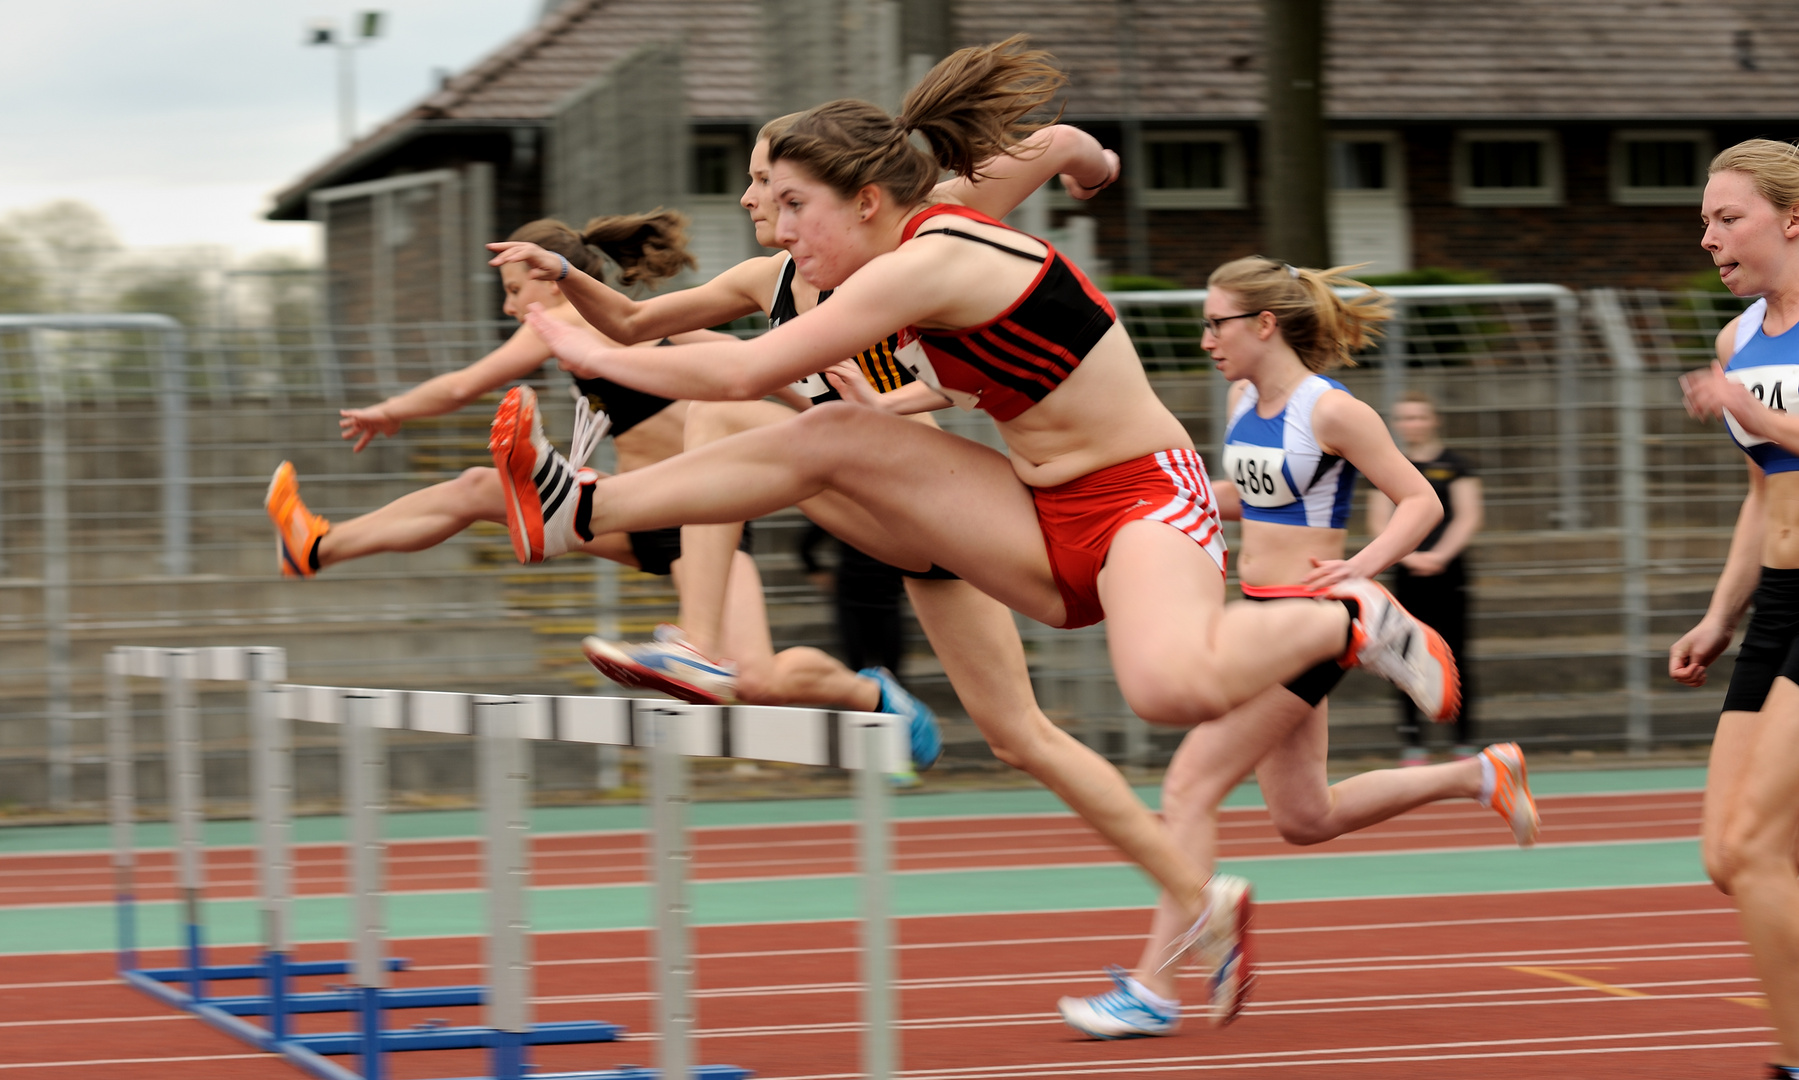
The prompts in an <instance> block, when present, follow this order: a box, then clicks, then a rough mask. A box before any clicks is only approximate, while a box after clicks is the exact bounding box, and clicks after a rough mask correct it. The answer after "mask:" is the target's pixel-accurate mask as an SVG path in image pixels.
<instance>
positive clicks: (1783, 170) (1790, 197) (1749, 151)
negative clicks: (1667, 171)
mask: <svg viewBox="0 0 1799 1080" xmlns="http://www.w3.org/2000/svg"><path fill="white" fill-rule="evenodd" d="M1721 172H1740V173H1742V174H1744V175H1745V176H1747V177H1749V179H1750V180H1751V181H1752V182H1754V184H1755V190H1756V191H1757V192H1758V193H1760V195H1761V197H1762V198H1764V199H1766V200H1768V201H1769V202H1770V203H1773V204H1774V209H1776V210H1779V211H1781V212H1783V213H1784V212H1786V211H1789V210H1791V209H1793V207H1795V206H1799V147H1796V146H1794V145H1793V144H1792V143H1784V142H1775V141H1774V140H1773V139H1749V140H1747V141H1744V142H1740V143H1737V144H1736V145H1735V146H1732V147H1728V148H1726V149H1724V150H1721V151H1719V152H1718V156H1717V157H1715V158H1712V165H1711V168H1710V169H1709V170H1708V171H1707V172H1706V175H1707V176H1716V175H1718V174H1719V173H1721Z"/></svg>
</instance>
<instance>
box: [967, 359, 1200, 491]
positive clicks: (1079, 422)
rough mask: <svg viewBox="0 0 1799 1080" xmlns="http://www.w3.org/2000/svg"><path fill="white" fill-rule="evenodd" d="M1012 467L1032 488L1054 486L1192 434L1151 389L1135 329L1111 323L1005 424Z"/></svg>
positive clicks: (1180, 443)
mask: <svg viewBox="0 0 1799 1080" xmlns="http://www.w3.org/2000/svg"><path fill="white" fill-rule="evenodd" d="M998 426H999V430H1000V434H1001V436H1003V437H1004V438H1005V440H1006V447H1007V449H1008V450H1010V451H1011V458H1012V468H1013V470H1014V471H1015V472H1016V473H1017V474H1018V478H1019V479H1020V480H1022V481H1024V482H1025V483H1026V484H1028V485H1030V486H1031V487H1053V486H1055V485H1056V484H1065V483H1067V482H1068V481H1070V480H1076V479H1079V478H1080V477H1083V476H1086V475H1087V474H1088V473H1092V472H1097V471H1098V470H1100V469H1103V468H1105V467H1106V466H1108V465H1116V464H1118V463H1119V462H1123V461H1132V460H1135V459H1137V458H1140V457H1143V456H1145V455H1147V454H1153V453H1156V452H1157V451H1160V450H1191V449H1193V440H1192V438H1191V437H1190V436H1188V434H1187V429H1186V428H1184V427H1182V426H1181V422H1180V421H1179V420H1176V419H1175V417H1174V414H1173V413H1171V412H1169V411H1168V406H1166V405H1164V404H1162V401H1161V399H1160V398H1158V397H1156V392H1155V391H1154V390H1152V389H1151V388H1150V385H1149V377H1148V376H1147V375H1145V374H1144V373H1143V362H1142V361H1141V360H1139V359H1138V358H1137V350H1136V349H1135V348H1133V347H1132V345H1131V339H1130V335H1128V334H1126V333H1125V331H1124V326H1123V325H1122V324H1114V325H1113V327H1112V329H1111V330H1110V331H1109V332H1107V334H1106V336H1105V337H1103V338H1101V339H1100V341H1099V344H1097V345H1095V346H1094V347H1093V349H1092V351H1091V352H1089V353H1088V354H1087V357H1086V359H1084V360H1082V361H1081V366H1080V367H1077V368H1075V369H1074V373H1073V374H1072V375H1070V376H1069V377H1068V378H1067V379H1065V380H1063V382H1062V385H1060V386H1058V387H1056V388H1055V389H1054V390H1052V391H1050V393H1049V395H1048V396H1047V397H1045V398H1044V399H1043V400H1042V401H1040V402H1038V403H1037V404H1036V405H1034V406H1032V407H1031V408H1029V409H1026V410H1025V411H1024V412H1022V413H1020V414H1019V415H1018V416H1016V417H1014V418H1013V419H1011V420H1008V421H1006V422H1005V423H1002V424H999V425H998Z"/></svg>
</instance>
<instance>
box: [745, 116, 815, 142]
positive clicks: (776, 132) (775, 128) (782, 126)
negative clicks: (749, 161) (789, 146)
mask: <svg viewBox="0 0 1799 1080" xmlns="http://www.w3.org/2000/svg"><path fill="white" fill-rule="evenodd" d="M804 115H806V114H805V113H796V112H790V113H788V114H787V115H786V116H777V117H775V118H774V119H773V120H770V121H769V122H768V123H766V124H763V125H762V130H761V131H758V132H756V142H765V141H766V142H771V143H772V142H774V141H775V140H776V139H778V138H780V137H781V136H783V135H785V134H787V129H788V128H790V127H792V126H793V122H794V121H795V120H798V119H799V118H800V117H802V116H804Z"/></svg>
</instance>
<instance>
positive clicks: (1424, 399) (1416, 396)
mask: <svg viewBox="0 0 1799 1080" xmlns="http://www.w3.org/2000/svg"><path fill="white" fill-rule="evenodd" d="M1393 405H1394V407H1395V408H1397V407H1398V406H1400V405H1425V406H1428V407H1429V408H1430V411H1431V413H1432V414H1433V415H1434V414H1436V413H1437V412H1438V409H1437V399H1436V398H1434V397H1431V396H1430V395H1429V394H1427V393H1425V392H1424V391H1422V390H1407V391H1405V392H1404V393H1402V394H1400V395H1399V396H1398V397H1396V398H1394V399H1393Z"/></svg>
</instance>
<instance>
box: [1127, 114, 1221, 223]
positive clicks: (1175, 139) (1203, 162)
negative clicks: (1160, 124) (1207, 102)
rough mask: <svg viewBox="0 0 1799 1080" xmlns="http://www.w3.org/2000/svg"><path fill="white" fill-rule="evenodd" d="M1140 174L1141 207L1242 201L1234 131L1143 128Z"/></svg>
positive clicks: (1218, 205) (1208, 205)
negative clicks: (1141, 183) (1146, 129)
mask: <svg viewBox="0 0 1799 1080" xmlns="http://www.w3.org/2000/svg"><path fill="white" fill-rule="evenodd" d="M1143 173H1144V177H1143V179H1144V184H1143V205H1144V206H1146V207H1149V208H1151V209H1219V210H1231V209H1236V208H1238V207H1241V206H1242V205H1243V156H1242V153H1241V150H1240V147H1239V144H1238V141H1237V133H1236V132H1234V131H1146V132H1144V133H1143Z"/></svg>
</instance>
